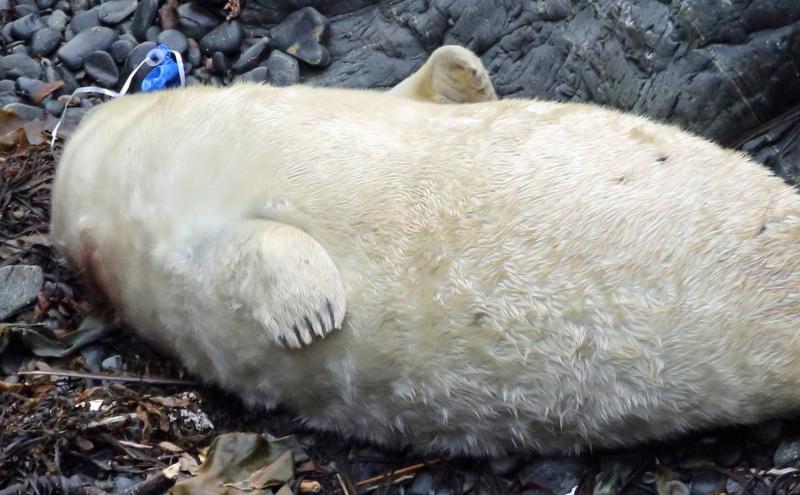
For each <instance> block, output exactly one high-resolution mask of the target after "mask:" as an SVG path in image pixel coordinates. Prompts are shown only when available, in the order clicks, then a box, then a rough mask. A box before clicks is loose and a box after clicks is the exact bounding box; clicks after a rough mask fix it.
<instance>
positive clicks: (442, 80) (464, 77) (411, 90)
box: [387, 45, 497, 103]
mask: <svg viewBox="0 0 800 495" xmlns="http://www.w3.org/2000/svg"><path fill="white" fill-rule="evenodd" d="M387 94H390V95H393V96H399V97H402V98H410V99H412V100H423V101H432V102H435V103H477V102H481V101H491V100H496V99H497V94H496V93H495V91H494V86H493V85H492V80H491V78H490V77H489V71H488V70H486V67H484V65H483V62H481V59H480V58H478V56H477V55H475V54H474V53H473V52H472V51H470V50H468V49H466V48H464V47H461V46H457V45H445V46H442V47H439V48H437V49H436V50H434V52H433V53H431V55H430V57H428V60H427V61H426V62H425V64H423V66H422V67H420V68H419V70H417V71H416V72H414V73H413V74H411V75H410V76H408V77H407V78H406V79H404V80H403V81H401V82H400V83H399V84H398V85H397V86H395V87H394V88H392V89H390V90H389V91H388V92H387Z"/></svg>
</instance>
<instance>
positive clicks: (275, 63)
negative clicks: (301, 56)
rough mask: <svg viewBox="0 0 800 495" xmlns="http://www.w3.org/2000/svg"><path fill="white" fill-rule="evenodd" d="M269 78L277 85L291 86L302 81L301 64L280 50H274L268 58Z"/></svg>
mask: <svg viewBox="0 0 800 495" xmlns="http://www.w3.org/2000/svg"><path fill="white" fill-rule="evenodd" d="M266 67H267V69H269V80H270V82H271V83H272V84H273V85H275V86H291V85H292V84H297V83H298V82H300V64H298V63H297V60H296V59H295V58H294V57H292V56H289V55H287V54H285V53H283V52H282V51H280V50H273V51H272V53H270V54H269V58H267V62H266Z"/></svg>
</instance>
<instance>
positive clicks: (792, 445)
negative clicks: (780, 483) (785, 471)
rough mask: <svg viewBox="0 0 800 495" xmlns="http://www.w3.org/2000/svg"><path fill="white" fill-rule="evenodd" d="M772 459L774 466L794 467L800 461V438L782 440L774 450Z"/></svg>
mask: <svg viewBox="0 0 800 495" xmlns="http://www.w3.org/2000/svg"><path fill="white" fill-rule="evenodd" d="M772 461H773V462H774V463H775V467H776V468H784V467H787V466H792V467H794V464H796V463H797V462H798V461H800V439H794V440H784V441H783V442H781V443H780V444H779V445H778V448H777V449H776V450H775V455H773V456H772Z"/></svg>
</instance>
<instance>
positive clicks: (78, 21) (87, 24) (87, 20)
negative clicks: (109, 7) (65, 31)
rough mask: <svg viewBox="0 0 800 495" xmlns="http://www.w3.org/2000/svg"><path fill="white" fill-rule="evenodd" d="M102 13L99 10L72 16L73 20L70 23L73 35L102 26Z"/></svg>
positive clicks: (95, 9)
mask: <svg viewBox="0 0 800 495" xmlns="http://www.w3.org/2000/svg"><path fill="white" fill-rule="evenodd" d="M99 13H100V11H99V9H97V8H94V9H92V10H86V11H83V12H78V13H77V14H75V15H74V16H72V20H71V21H69V28H70V29H71V30H72V32H73V34H78V33H80V32H81V31H85V30H87V29H89V28H93V27H97V26H99V25H100V17H99V15H100V14H99Z"/></svg>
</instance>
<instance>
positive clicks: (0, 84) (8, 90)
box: [0, 79, 17, 95]
mask: <svg viewBox="0 0 800 495" xmlns="http://www.w3.org/2000/svg"><path fill="white" fill-rule="evenodd" d="M16 87H17V85H16V84H15V83H14V81H12V80H11V79H0V95H2V94H13V93H14V92H15V91H16Z"/></svg>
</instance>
